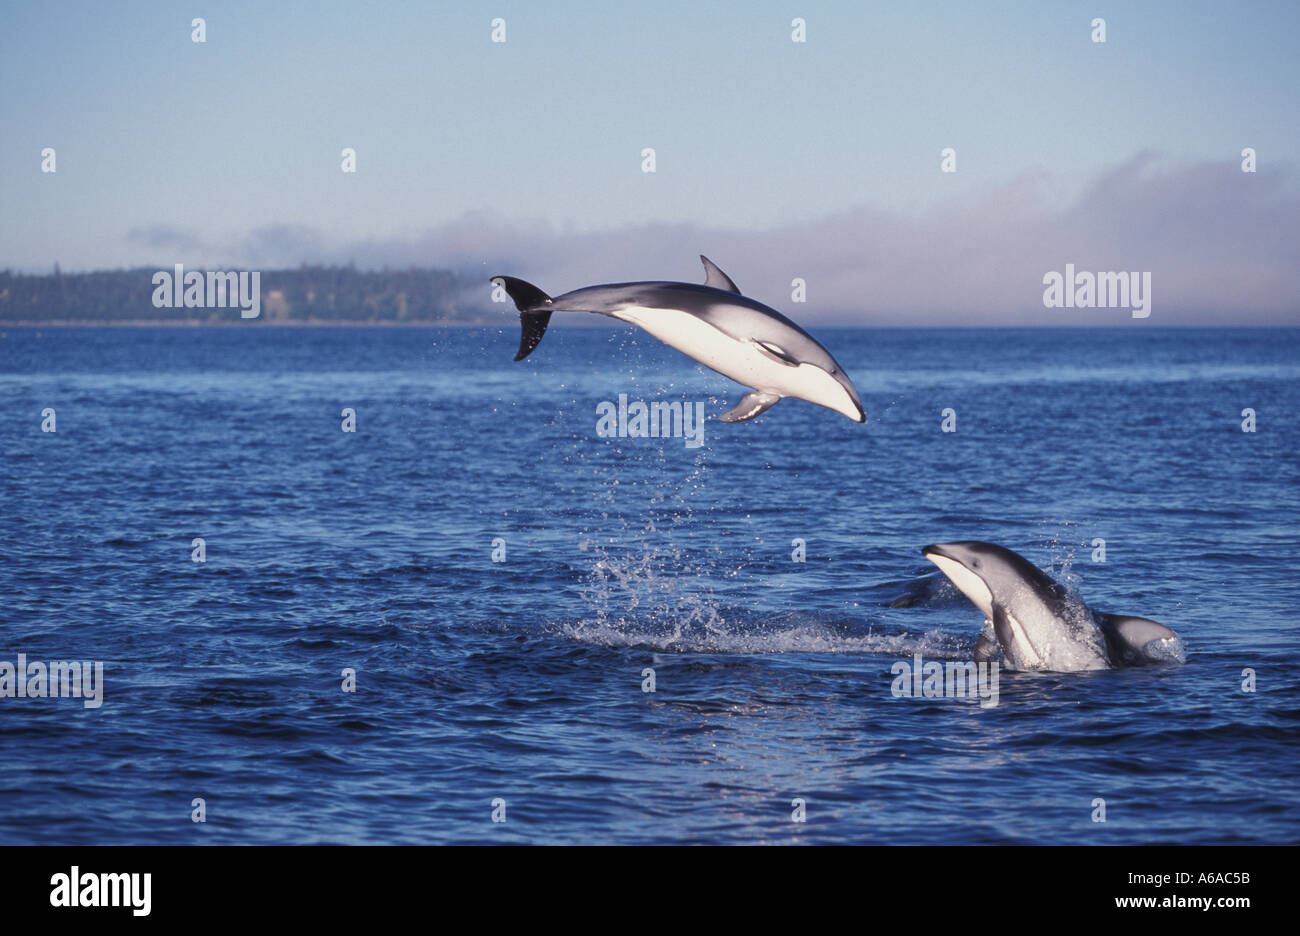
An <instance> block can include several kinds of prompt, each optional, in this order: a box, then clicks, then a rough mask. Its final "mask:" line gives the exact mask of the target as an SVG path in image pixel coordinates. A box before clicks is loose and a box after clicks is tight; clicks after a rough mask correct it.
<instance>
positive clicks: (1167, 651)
mask: <svg viewBox="0 0 1300 936" xmlns="http://www.w3.org/2000/svg"><path fill="white" fill-rule="evenodd" d="M921 552H922V554H923V555H924V556H925V558H927V559H929V560H930V561H931V562H933V563H934V564H935V565H937V566H938V567H939V569H940V570H941V571H942V572H943V574H944V575H946V576H948V578H949V579H951V580H952V583H953V584H954V585H956V586H957V588H958V589H959V590H960V591H961V592H962V594H964V595H965V596H966V597H967V598H969V599H970V600H971V603H972V604H974V605H975V607H976V608H978V609H979V610H980V611H981V612H982V613H983V614H984V618H985V622H984V630H983V632H982V633H981V634H980V637H979V640H978V641H977V642H976V644H975V659H976V660H977V661H984V660H989V659H992V658H993V657H995V656H997V654H998V650H999V649H1001V651H1002V653H1003V654H1004V655H1005V657H1006V659H1007V662H1008V663H1010V664H1011V665H1012V666H1013V667H1015V668H1016V669H1018V670H1053V671H1056V672H1072V671H1075V670H1090V669H1106V668H1108V667H1111V666H1138V665H1142V664H1144V663H1152V662H1161V661H1169V660H1179V661H1181V659H1182V656H1181V654H1182V647H1181V643H1180V642H1179V640H1178V635H1177V634H1175V633H1174V632H1173V631H1172V630H1170V629H1169V628H1168V627H1165V626H1164V625H1163V624H1157V623H1156V622H1155V621H1150V620H1147V619H1146V618H1139V617H1128V616H1125V615H1119V614H1106V613H1104V612H1101V611H1093V610H1091V609H1089V608H1088V607H1087V606H1085V605H1084V604H1083V602H1082V601H1080V600H1079V599H1078V598H1077V597H1076V596H1074V595H1071V594H1070V593H1069V592H1068V591H1067V590H1066V589H1065V588H1064V587H1063V586H1061V585H1060V584H1058V583H1057V582H1054V581H1052V580H1051V579H1050V578H1049V577H1048V576H1047V575H1046V573H1044V572H1043V571H1041V570H1040V569H1039V568H1038V567H1037V566H1035V565H1034V564H1033V563H1031V562H1030V561H1029V560H1027V559H1025V558H1024V557H1023V556H1020V555H1018V554H1016V553H1013V552H1012V551H1011V550H1009V549H1006V548H1004V547H1002V546H995V545H994V544H992V543H981V542H978V541H976V540H971V541H968V542H963V543H940V544H938V545H936V546H926V547H925V548H924V549H923V550H921Z"/></svg>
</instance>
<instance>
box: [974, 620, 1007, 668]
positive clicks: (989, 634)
mask: <svg viewBox="0 0 1300 936" xmlns="http://www.w3.org/2000/svg"><path fill="white" fill-rule="evenodd" d="M1001 652H1002V646H1001V645H1000V644H999V643H998V637H997V634H995V633H994V632H993V622H992V621H989V620H985V621H984V627H983V629H982V630H981V631H980V636H979V639H978V640H976V641H975V662H976V663H987V662H989V661H990V660H995V659H997V656H998V654H999V653H1001Z"/></svg>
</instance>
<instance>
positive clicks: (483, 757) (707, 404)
mask: <svg viewBox="0 0 1300 936" xmlns="http://www.w3.org/2000/svg"><path fill="white" fill-rule="evenodd" d="M814 333H815V335H816V336H817V337H818V338H819V339H821V340H822V341H823V342H824V343H825V344H826V345H827V347H828V348H829V349H830V350H831V351H832V353H833V354H834V355H835V356H836V357H837V358H838V360H839V361H840V363H841V364H842V365H843V366H844V367H845V369H846V370H847V371H848V373H849V374H850V375H851V376H852V378H853V380H854V381H855V383H856V385H857V387H858V389H859V391H860V393H861V395H862V399H863V404H864V407H865V409H866V412H867V417H868V422H867V424H866V425H865V426H864V425H859V424H855V423H853V422H851V421H849V420H848V419H845V418H844V417H842V416H839V415H837V414H835V413H833V412H830V411H829V410H825V409H821V408H819V407H815V406H813V405H811V404H808V403H804V402H802V401H797V400H787V401H783V402H781V403H780V404H779V405H777V406H776V407H775V408H774V409H772V410H770V411H768V412H767V413H766V414H764V415H763V416H761V417H759V418H758V419H756V420H754V421H752V422H748V423H740V424H723V423H719V422H717V421H716V419H712V418H710V419H709V420H708V421H707V422H706V423H705V424H704V429H703V432H704V434H703V444H701V445H699V446H696V447H692V446H688V445H687V444H686V440H684V439H681V438H667V439H664V438H650V439H647V438H617V437H615V438H602V437H600V436H599V435H598V434H597V431H596V426H597V415H596V411H597V405H598V404H599V403H600V402H601V401H611V402H616V401H617V400H618V398H619V395H620V394H626V395H627V397H628V399H629V400H631V401H637V400H642V401H662V402H672V401H676V402H683V403H687V404H693V403H695V402H701V403H703V407H704V411H705V413H706V414H708V415H709V416H710V417H714V416H716V415H717V414H718V413H720V412H722V411H723V410H724V408H726V407H728V406H730V405H732V404H734V403H735V401H736V400H737V399H738V397H739V396H740V394H741V392H743V391H741V390H740V388H738V387H737V386H736V385H735V384H733V383H732V382H730V381H728V380H727V379H726V378H723V377H720V376H718V375H716V374H713V373H712V372H710V371H708V370H706V369H704V368H702V367H700V366H698V365H696V364H695V363H694V362H693V361H690V360H689V359H687V358H685V357H684V356H682V355H680V354H678V353H677V352H674V351H672V350H670V349H667V348H665V347H663V346H662V345H660V344H659V343H658V342H656V341H654V340H653V339H651V338H648V337H646V336H644V335H643V334H641V333H639V332H635V331H627V330H622V329H615V330H607V329H602V328H576V327H564V325H563V323H559V324H557V325H553V326H552V328H551V330H550V332H549V333H548V334H547V336H546V340H545V341H544V342H543V343H542V345H541V346H540V347H539V348H538V350H537V351H535V352H534V353H533V355H532V356H531V357H529V358H528V359H527V360H525V361H524V362H521V363H514V362H512V360H511V358H512V357H513V355H514V351H515V347H516V344H517V342H518V332H517V328H516V326H514V325H513V324H509V325H507V326H506V327H503V328H502V329H482V330H439V329H432V328H391V329H384V328H371V329H366V328H357V329H351V328H320V329H312V328H283V329H281V328H275V327H268V326H261V325H257V326H251V327H228V328H117V329H95V328H67V329H30V328H10V329H7V330H5V331H4V332H3V334H0V401H2V404H3V405H0V453H2V460H0V662H3V661H6V660H7V661H9V662H10V663H15V662H16V661H17V659H18V655H19V654H25V657H26V659H27V660H29V661H30V660H42V661H56V660H86V661H102V662H103V664H104V687H103V704H102V706H100V707H99V708H94V709H88V708H85V707H84V705H83V703H82V701H81V700H77V699H67V698H60V699H53V698H44V699H31V698H0V743H2V744H3V752H4V756H3V758H0V841H2V842H4V843H7V844H12V843H160V844H172V843H191V842H192V843H359V842H365V843H416V844H418V843H446V842H456V843H490V842H511V843H676V842H688V843H900V844H902V843H935V844H956V843H1098V844H1103V843H1104V844H1128V843H1148V842H1160V843H1178V844H1195V843H1240V842H1291V843H1294V842H1296V841H1300V784H1298V783H1297V781H1298V780H1300V768H1298V766H1297V760H1298V759H1297V751H1298V747H1297V741H1298V740H1300V675H1298V671H1300V638H1298V636H1297V624H1298V620H1297V612H1298V610H1300V580H1298V579H1297V575H1296V571H1297V569H1296V560H1295V557H1296V554H1297V549H1298V548H1300V485H1297V480H1298V478H1297V475H1298V474H1300V470H1298V466H1297V451H1298V448H1300V447H1298V445H1297V443H1298V442H1300V427H1298V426H1297V421H1296V415H1295V414H1296V413H1297V412H1300V353H1298V352H1300V331H1296V330H1272V331H1268V330H1205V331H1197V330H1157V329H1147V328H1138V327H1129V328H1117V329H1113V330H1097V329H1090V330H1068V329H1044V330H1023V331H1022V330H835V329H814ZM47 408H51V409H53V410H54V411H55V418H56V426H55V431H54V432H43V431H42V412H43V411H44V410H45V409H47ZM344 408H351V409H353V410H354V411H355V419H356V424H355V426H356V431H355V432H344V431H342V423H343V420H344V417H343V413H342V411H343V410H344ZM948 408H951V409H952V410H953V411H954V413H955V419H956V431H955V432H943V431H941V422H942V419H943V411H944V410H945V409H948ZM1246 408H1250V409H1252V410H1254V412H1255V414H1256V421H1257V425H1256V431H1255V432H1253V433H1249V432H1243V431H1242V420H1243V415H1242V411H1243V410H1244V409H1246ZM195 538H202V539H203V540H204V542H205V547H204V548H205V550H206V561H205V562H201V563H200V562H195V561H193V560H192V553H193V550H194V548H195V547H194V546H193V541H194V539H195ZM1098 538H1100V539H1104V540H1105V550H1106V555H1105V561H1104V562H1094V561H1093V553H1094V548H1095V547H1094V545H1093V543H1094V540H1096V539H1098ZM796 539H798V540H802V541H803V543H804V546H803V548H804V550H805V553H806V561H803V562H798V561H794V559H793V558H792V554H794V553H795V552H796V548H797V547H796V544H795V542H794V541H795V540H796ZM961 539H985V540H991V541H993V542H997V543H1000V544H1002V545H1005V546H1008V547H1010V548H1012V549H1014V550H1016V551H1018V552H1021V553H1022V554H1024V555H1025V556H1027V557H1028V558H1029V559H1030V560H1031V561H1034V562H1035V563H1037V564H1039V565H1040V566H1043V567H1050V568H1051V570H1052V572H1053V574H1055V575H1056V576H1057V577H1058V578H1061V579H1062V580H1063V581H1066V582H1068V583H1069V584H1071V585H1072V586H1074V587H1076V588H1077V589H1078V590H1079V591H1080V592H1081V594H1082V595H1083V597H1084V598H1085V599H1086V600H1087V601H1088V602H1089V604H1091V605H1092V606H1094V607H1098V608H1101V609H1103V610H1108V611H1113V612H1122V613H1128V614H1136V615H1142V616H1146V617H1151V618H1154V619H1156V620H1158V621H1161V622H1163V623H1165V624H1167V625H1169V626H1171V627H1173V628H1174V629H1175V630H1176V631H1178V633H1179V634H1180V635H1181V637H1182V640H1183V642H1184V644H1185V648H1186V662H1185V664H1183V665H1181V666H1178V665H1171V666H1159V667H1150V668H1140V669H1117V670H1108V671H1103V672H1090V673H1072V674H1042V673H1013V672H1007V671H1003V672H1002V674H1001V679H1000V696H999V701H998V704H997V705H996V706H993V707H981V706H980V705H978V704H974V703H973V702H970V701H967V700H961V699H948V698H937V699H926V698H897V697H895V695H894V694H893V693H892V692H891V685H892V683H893V675H892V673H891V667H892V666H893V664H895V663H896V662H898V661H902V660H906V661H912V660H913V659H914V657H915V654H918V653H920V654H922V655H923V658H924V659H927V660H930V659H934V660H965V659H970V657H971V654H972V653H973V645H974V640H975V637H976V635H977V632H978V629H979V626H980V615H979V614H978V612H976V611H975V610H974V609H973V607H971V606H970V605H969V603H967V602H966V601H965V599H964V598H962V597H961V596H960V595H958V594H956V593H955V592H954V591H953V590H952V589H951V587H950V586H946V585H945V584H944V583H943V581H942V580H936V578H935V577H934V575H933V574H932V573H933V572H934V567H933V566H931V565H930V564H929V563H928V562H926V561H925V560H924V559H923V558H922V556H921V553H920V550H921V547H922V546H924V545H926V544H928V543H933V542H943V541H951V540H961ZM494 554H495V557H494ZM494 558H495V559H500V560H504V561H494ZM900 598H904V599H905V600H902V601H898V600H897V599H900ZM345 669H351V670H354V671H355V674H356V691H355V692H351V693H348V692H344V691H342V684H343V681H344V677H343V671H344V670H345ZM647 669H650V670H653V679H654V688H655V691H654V692H646V691H643V684H644V683H645V681H646V680H647V678H648V676H647V675H646V674H645V671H646V670H647ZM1246 669H1250V670H1253V671H1254V673H1255V679H1256V686H1255V688H1256V691H1254V692H1245V691H1243V689H1242V686H1243V679H1244V677H1243V671H1244V670H1246ZM196 798H202V799H203V801H204V808H205V810H206V822H204V823H196V822H193V821H192V812H193V811H194V809H195V808H196V807H195V806H194V805H193V803H194V800H195V799H196ZM1098 799H1101V800H1104V802H1105V821H1104V822H1098V821H1094V819H1095V818H1096V817H1097V816H1098V808H1097V806H1096V801H1097V800H1098ZM795 800H802V801H803V810H804V814H805V818H806V821H803V822H795V821H793V820H792V813H793V812H794V811H795V808H796V804H795V803H794V801H795ZM494 801H498V802H497V806H498V807H500V802H499V801H504V817H505V821H504V822H493V821H492V816H493V810H494ZM501 811H502V810H501V809H500V808H498V810H497V812H498V818H500V817H501V815H500V814H501Z"/></svg>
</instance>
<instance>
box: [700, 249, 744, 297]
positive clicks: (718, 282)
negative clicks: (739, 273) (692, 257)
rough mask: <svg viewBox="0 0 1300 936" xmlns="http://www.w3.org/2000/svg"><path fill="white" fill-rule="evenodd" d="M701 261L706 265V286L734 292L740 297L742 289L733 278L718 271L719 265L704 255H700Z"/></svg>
mask: <svg viewBox="0 0 1300 936" xmlns="http://www.w3.org/2000/svg"><path fill="white" fill-rule="evenodd" d="M700 261H701V262H702V263H703V264H704V274H705V276H704V285H705V286H712V287H713V288H714V289H725V290H726V291H727V292H733V293H735V294H736V295H737V296H739V295H740V288H739V287H738V286H737V285H736V284H735V283H733V282H732V281H731V277H730V276H728V275H727V274H726V273H723V272H722V271H721V270H720V269H718V265H717V264H716V263H714V262H713V261H712V260H710V259H709V258H708V257H706V256H704V254H700Z"/></svg>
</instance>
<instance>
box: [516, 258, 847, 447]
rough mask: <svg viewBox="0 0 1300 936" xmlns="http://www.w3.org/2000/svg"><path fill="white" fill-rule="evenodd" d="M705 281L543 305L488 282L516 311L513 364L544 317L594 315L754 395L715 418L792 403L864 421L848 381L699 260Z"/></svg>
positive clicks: (541, 298) (542, 297) (544, 300)
mask: <svg viewBox="0 0 1300 936" xmlns="http://www.w3.org/2000/svg"><path fill="white" fill-rule="evenodd" d="M700 260H701V261H702V262H703V263H704V270H705V273H706V279H705V282H704V285H703V286H699V285H696V284H694V283H671V282H646V283H610V284H607V285H603V286H586V287H584V288H582V289H575V290H573V291H572V292H567V293H565V294H564V295H562V296H556V297H554V298H551V297H550V296H548V295H547V294H546V293H544V292H542V291H541V290H540V289H538V288H537V287H536V286H534V285H533V284H532V283H528V282H525V281H524V280H521V279H516V278H515V277H513V276H494V277H493V278H492V282H493V283H494V284H496V285H498V286H501V287H502V288H504V289H505V291H506V292H507V293H509V295H510V298H511V299H513V300H514V303H515V308H517V309H518V310H519V321H520V326H521V335H520V339H519V353H518V354H516V355H515V360H516V361H521V360H523V359H524V358H526V357H528V355H529V354H531V353H532V351H533V349H534V348H536V347H537V345H538V343H539V342H541V340H542V335H544V334H545V333H546V326H547V324H548V323H549V322H550V320H551V313H552V312H594V313H596V314H597V315H608V316H610V317H612V318H616V319H620V320H621V321H624V322H631V323H632V324H633V325H637V326H639V327H641V328H643V329H645V330H646V331H647V332H649V333H650V334H651V335H654V337H656V338H658V339H659V340H660V341H662V342H663V343H664V344H666V345H668V346H670V347H673V348H676V349H677V350H678V351H681V352H682V353H683V354H685V355H687V356H688V357H691V358H694V359H695V360H696V361H699V362H700V363H701V364H703V365H704V366H705V367H709V368H711V369H713V370H715V371H717V372H718V373H719V374H722V375H723V376H724V377H730V378H731V379H732V380H734V381H736V382H737V383H741V384H744V385H745V386H747V387H752V388H754V389H753V390H752V391H751V392H750V393H747V394H745V396H744V397H743V398H742V399H741V401H740V403H739V404H737V405H736V406H735V407H734V408H733V409H731V410H729V411H727V412H726V413H723V414H722V416H720V417H719V418H720V419H722V420H723V421H724V422H741V421H742V420H746V419H753V418H754V417H755V416H757V415H758V414H759V413H762V412H763V411H764V410H766V409H768V408H769V407H771V406H773V405H775V404H776V403H777V402H778V401H780V400H781V399H782V398H783V397H796V398H798V399H801V400H807V401H808V402H809V403H816V404H817V405H819V406H824V407H826V408H827V409H832V410H835V412H837V413H843V414H844V415H845V416H847V417H848V418H849V419H852V420H854V421H855V422H865V421H866V416H865V415H864V414H863V412H862V402H861V400H859V399H858V392H857V390H856V389H854V387H853V382H852V381H851V380H849V378H848V375H847V374H845V373H844V370H843V368H841V367H840V366H839V364H838V363H837V362H836V361H835V358H833V357H831V354H830V352H829V351H827V350H826V349H825V348H823V347H822V346H821V345H820V344H818V342H817V340H816V339H814V338H813V337H812V336H811V335H809V334H808V333H807V332H806V331H804V330H803V329H802V328H800V327H799V326H798V325H796V324H795V323H794V322H792V321H790V320H789V319H788V318H786V317H785V316H784V315H782V314H781V313H780V312H777V311H776V310H775V309H770V308H768V307H767V306H765V305H763V304H762V303H761V302H756V301H755V300H753V299H750V298H748V297H746V296H742V295H741V294H740V290H739V289H737V288H736V284H735V283H733V282H732V281H731V278H730V277H729V276H727V274H726V273H723V272H722V270H720V269H718V267H717V266H716V265H714V264H713V263H712V262H711V261H710V260H709V258H708V257H705V256H701V257H700Z"/></svg>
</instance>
